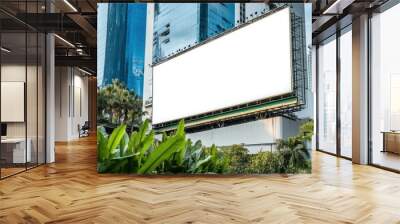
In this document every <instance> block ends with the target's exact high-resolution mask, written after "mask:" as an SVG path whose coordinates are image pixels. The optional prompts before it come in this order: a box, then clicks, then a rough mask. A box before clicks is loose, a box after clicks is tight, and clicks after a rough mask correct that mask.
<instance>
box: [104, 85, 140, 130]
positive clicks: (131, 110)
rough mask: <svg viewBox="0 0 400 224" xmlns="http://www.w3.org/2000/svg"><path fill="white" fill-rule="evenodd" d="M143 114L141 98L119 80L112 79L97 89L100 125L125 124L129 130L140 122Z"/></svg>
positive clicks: (114, 125)
mask: <svg viewBox="0 0 400 224" xmlns="http://www.w3.org/2000/svg"><path fill="white" fill-rule="evenodd" d="M143 115H144V112H143V111H142V99H140V97H138V96H137V95H136V94H135V92H134V91H132V90H129V89H128V88H127V87H126V86H125V85H124V84H123V83H122V82H121V81H119V80H115V79H114V80H113V81H112V83H111V84H109V85H106V86H104V87H102V88H100V89H99V90H98V96H97V116H98V123H99V124H100V125H104V126H109V127H112V128H114V127H116V126H118V125H120V124H126V125H127V126H128V132H130V131H132V130H133V129H136V128H137V127H138V126H139V125H140V124H141V122H142V116H143Z"/></svg>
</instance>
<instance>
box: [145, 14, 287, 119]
mask: <svg viewBox="0 0 400 224" xmlns="http://www.w3.org/2000/svg"><path fill="white" fill-rule="evenodd" d="M171 43H172V41H171ZM291 61H292V57H291V32H290V10H289V8H285V9H282V10H279V11H277V12H275V13H273V14H271V15H269V16H266V17H265V18H263V19H260V20H258V21H255V22H254V23H251V24H249V25H247V26H244V27H242V28H240V29H237V30H235V31H233V32H231V33H228V34H226V35H223V36H221V37H219V38H216V39H214V40H212V41H210V42H208V43H206V44H204V45H202V46H199V47H196V48H194V49H192V50H189V51H187V52H185V53H183V54H182V55H179V56H177V57H175V58H171V59H170V60H168V61H165V62H163V63H161V64H159V65H156V66H154V67H153V118H152V120H153V124H160V123H164V122H168V121H173V120H177V119H182V118H187V117H191V116H194V115H201V114H204V113H208V112H212V111H217V110H220V109H223V108H229V107H232V106H236V105H240V104H244V103H250V102H254V101H256V100H262V99H266V98H270V97H273V96H279V95H283V94H287V93H290V92H292V90H293V87H292V65H291Z"/></svg>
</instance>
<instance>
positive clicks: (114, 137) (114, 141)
mask: <svg viewBox="0 0 400 224" xmlns="http://www.w3.org/2000/svg"><path fill="white" fill-rule="evenodd" d="M125 130H126V125H120V126H119V127H117V128H116V129H114V130H113V132H112V133H111V136H110V138H109V139H108V142H107V149H108V150H109V151H110V152H111V151H112V150H113V149H115V148H117V146H118V145H119V144H120V142H121V140H122V138H123V137H124V134H125Z"/></svg>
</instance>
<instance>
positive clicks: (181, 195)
mask: <svg viewBox="0 0 400 224" xmlns="http://www.w3.org/2000/svg"><path fill="white" fill-rule="evenodd" d="M56 157H57V162H56V163H55V164H50V165H46V166H41V167H39V168H36V169H33V170H30V171H28V172H26V173H22V174H19V175H17V176H14V177H11V178H8V179H5V180H2V181H0V223H12V224H14V223H174V224H175V223H373V224H376V223H384V224H386V223H400V175H399V174H395V173H391V172H387V171H384V170H380V169H377V168H374V167H369V166H359V165H352V164H351V162H350V161H347V160H343V159H338V158H335V157H333V156H330V155H326V154H323V153H318V152H314V153H313V173H312V174H311V175H294V176H281V175H265V176H239V177H232V176H230V177H221V176H218V177H204V176H202V177H200V176H197V177H193V176H192V177H167V176H162V177H138V176H134V175H109V174H107V175H99V174H97V173H96V164H95V161H96V142H95V139H94V138H86V139H84V140H81V141H76V142H71V143H69V144H58V145H57V154H56Z"/></svg>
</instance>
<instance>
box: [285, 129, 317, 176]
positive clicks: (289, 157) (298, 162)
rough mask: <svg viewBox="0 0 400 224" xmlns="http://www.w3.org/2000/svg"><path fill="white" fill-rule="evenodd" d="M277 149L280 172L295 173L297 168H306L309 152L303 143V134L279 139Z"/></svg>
mask: <svg viewBox="0 0 400 224" xmlns="http://www.w3.org/2000/svg"><path fill="white" fill-rule="evenodd" d="M277 149H278V153H279V155H280V166H279V167H280V170H279V172H280V173H297V172H298V171H299V169H305V168H307V167H306V164H307V161H308V160H310V152H309V150H308V149H307V147H306V145H305V142H304V140H303V136H294V137H289V138H288V139H286V140H279V141H278V144H277Z"/></svg>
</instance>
